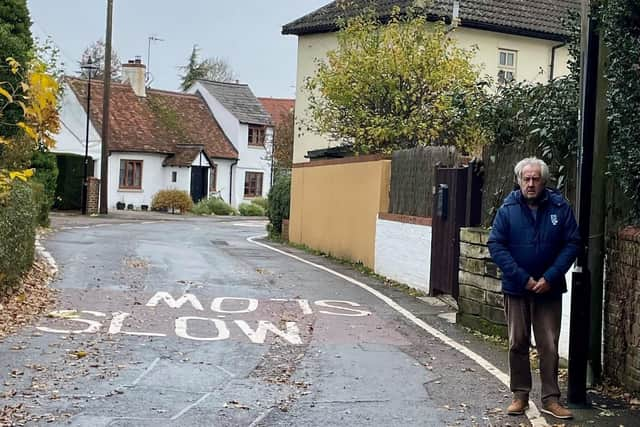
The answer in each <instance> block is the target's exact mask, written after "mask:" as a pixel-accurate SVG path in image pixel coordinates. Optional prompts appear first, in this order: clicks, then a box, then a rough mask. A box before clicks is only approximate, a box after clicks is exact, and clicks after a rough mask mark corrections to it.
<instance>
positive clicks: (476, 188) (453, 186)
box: [429, 162, 482, 299]
mask: <svg viewBox="0 0 640 427" xmlns="http://www.w3.org/2000/svg"><path fill="white" fill-rule="evenodd" d="M478 170H479V167H478V165H477V164H475V163H474V162H472V163H471V164H470V165H469V166H464V167H460V168H436V172H435V194H434V198H433V217H432V236H431V277H430V285H429V288H430V293H431V295H439V294H449V295H452V296H453V297H454V298H456V299H458V264H459V260H460V227H466V226H477V225H478V224H479V223H480V214H481V206H482V204H481V191H480V190H481V187H482V179H481V177H480V176H479V173H478Z"/></svg>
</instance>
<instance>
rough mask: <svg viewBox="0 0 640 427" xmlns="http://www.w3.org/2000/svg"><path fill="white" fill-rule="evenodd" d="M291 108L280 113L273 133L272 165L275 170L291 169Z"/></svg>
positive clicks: (292, 113)
mask: <svg viewBox="0 0 640 427" xmlns="http://www.w3.org/2000/svg"><path fill="white" fill-rule="evenodd" d="M294 120H295V114H294V111H293V110H290V111H287V112H286V113H283V114H282V117H281V118H280V120H279V122H278V124H277V125H276V127H275V129H274V133H273V167H274V169H275V170H276V171H282V170H286V169H291V165H292V164H293V133H294Z"/></svg>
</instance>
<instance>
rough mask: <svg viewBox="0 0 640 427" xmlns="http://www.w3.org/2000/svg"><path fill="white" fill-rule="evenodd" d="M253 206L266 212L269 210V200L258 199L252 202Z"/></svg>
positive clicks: (264, 198)
mask: <svg viewBox="0 0 640 427" xmlns="http://www.w3.org/2000/svg"><path fill="white" fill-rule="evenodd" d="M251 204H252V205H258V206H260V207H261V208H262V209H263V210H264V211H265V212H266V211H267V210H268V209H269V199H267V198H266V197H256V198H255V199H252V200H251Z"/></svg>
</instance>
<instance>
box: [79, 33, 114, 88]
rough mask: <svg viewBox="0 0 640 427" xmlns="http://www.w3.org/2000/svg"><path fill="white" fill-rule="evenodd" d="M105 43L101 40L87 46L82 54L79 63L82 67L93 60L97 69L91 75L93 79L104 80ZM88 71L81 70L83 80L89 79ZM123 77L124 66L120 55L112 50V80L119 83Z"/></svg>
mask: <svg viewBox="0 0 640 427" xmlns="http://www.w3.org/2000/svg"><path fill="white" fill-rule="evenodd" d="M105 50H106V49H105V43H104V40H102V39H100V40H97V41H96V42H94V43H92V44H90V45H89V46H87V48H86V49H85V50H84V52H83V53H82V58H81V59H80V61H78V64H79V65H80V66H82V65H84V64H86V63H87V62H88V60H89V58H91V62H92V63H93V65H95V66H96V67H97V69H96V70H94V71H93V72H92V74H91V78H92V79H103V78H104V57H105V53H106V52H105ZM87 73H88V71H87V70H83V69H80V71H79V73H78V74H79V75H80V77H82V78H83V79H87V78H89V75H88V74H87ZM121 75H122V64H121V63H120V58H118V53H117V52H116V51H115V50H114V49H111V80H114V81H118V80H120V77H121Z"/></svg>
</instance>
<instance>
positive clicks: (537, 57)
mask: <svg viewBox="0 0 640 427" xmlns="http://www.w3.org/2000/svg"><path fill="white" fill-rule="evenodd" d="M416 3H417V2H416V1H415V0H366V1H365V0H353V1H350V2H347V1H344V0H338V1H334V2H332V3H329V4H327V5H326V6H323V7H321V8H320V9H318V10H316V11H314V12H311V13H309V14H307V15H305V16H303V17H301V18H299V19H296V20H295V21H293V22H290V23H288V24H286V25H284V26H283V28H282V34H285V35H287V34H291V35H296V36H298V69H297V82H296V88H297V93H296V107H297V108H296V123H300V122H301V121H302V120H304V119H305V118H306V110H307V106H308V101H307V100H308V95H307V94H306V93H305V91H304V89H303V88H304V82H305V80H306V79H307V77H309V76H312V75H313V73H314V72H315V69H316V61H318V60H323V59H324V58H325V57H326V53H327V51H329V50H332V49H335V48H336V47H337V38H336V31H337V30H338V22H339V19H340V18H349V17H351V16H354V15H356V14H358V13H360V12H362V11H363V9H364V8H365V7H371V6H373V7H374V8H375V10H376V13H377V14H378V16H379V17H380V18H381V19H382V20H384V19H387V18H388V17H389V15H390V13H391V10H392V8H393V7H395V6H399V7H400V8H407V7H410V6H413V5H415V4H416ZM427 3H429V2H427ZM430 3H431V6H428V7H427V10H426V13H427V16H428V19H429V20H430V21H436V20H442V19H444V20H445V22H446V23H447V24H448V25H451V26H457V28H456V30H455V31H454V32H453V33H452V37H453V38H455V39H456V41H457V42H458V45H459V46H461V47H465V48H471V47H477V53H476V56H475V59H474V61H475V62H476V64H478V65H480V66H481V67H482V68H483V70H484V73H485V74H488V75H490V76H493V77H495V78H496V79H497V80H511V79H515V80H518V81H525V80H526V81H532V82H542V81H546V80H549V79H552V78H554V77H557V76H560V75H566V74H567V73H568V67H567V62H568V59H569V50H568V47H567V46H566V40H567V37H568V35H569V32H568V30H567V28H566V27H565V26H564V25H563V22H562V21H563V19H566V18H568V16H569V11H570V10H574V11H577V10H579V8H580V1H579V0H553V1H549V0H547V1H530V0H510V1H499V0H464V1H458V0H433V1H432V2H430ZM358 6H361V7H358ZM336 144H338V143H337V142H336V141H330V140H329V139H328V138H326V137H325V136H323V135H317V134H313V133H310V132H304V131H302V132H296V135H295V142H294V160H293V161H294V163H299V162H305V161H308V157H307V153H308V152H309V151H312V152H313V153H312V154H313V155H314V156H316V157H323V156H324V155H325V154H326V153H324V152H318V151H315V150H323V149H326V148H330V147H332V146H335V145H336ZM328 154H329V155H330V154H331V153H328Z"/></svg>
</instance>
